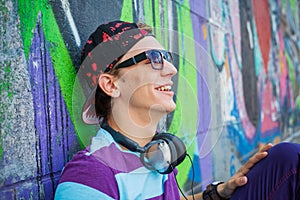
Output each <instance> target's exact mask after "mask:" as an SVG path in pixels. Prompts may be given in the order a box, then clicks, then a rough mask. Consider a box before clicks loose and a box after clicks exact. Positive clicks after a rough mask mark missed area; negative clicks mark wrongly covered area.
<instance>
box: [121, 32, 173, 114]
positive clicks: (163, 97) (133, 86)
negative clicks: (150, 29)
mask: <svg viewBox="0 0 300 200" xmlns="http://www.w3.org/2000/svg"><path fill="white" fill-rule="evenodd" d="M151 49H159V50H163V47H162V46H161V45H160V44H159V42H158V41H157V40H156V39H155V38H154V37H150V36H149V37H145V38H144V39H142V40H140V41H139V42H138V43H137V44H136V45H135V46H134V47H133V48H132V49H131V50H130V51H129V52H128V53H126V54H125V55H124V56H123V58H122V60H121V61H120V62H122V61H124V60H127V59H128V58H131V57H133V56H135V55H138V54H140V53H142V52H144V51H146V50H151ZM176 73H177V70H176V68H175V67H174V66H173V64H172V63H170V62H168V61H166V60H164V66H163V69H162V70H155V69H153V68H152V66H151V63H150V61H149V59H146V60H144V61H141V62H139V63H138V64H136V65H133V66H130V67H126V68H123V69H120V73H119V78H118V81H117V84H118V87H119V90H120V97H119V98H120V99H119V100H121V101H122V103H123V104H125V105H128V108H129V113H132V112H135V113H136V112H141V113H142V112H144V111H147V112H149V111H151V112H152V111H154V112H162V113H167V112H171V111H173V110H174V109H175V107H176V105H175V102H174V101H173V96H174V92H173V91H172V85H173V82H172V80H171V78H172V77H173V76H174V75H175V74H176Z"/></svg>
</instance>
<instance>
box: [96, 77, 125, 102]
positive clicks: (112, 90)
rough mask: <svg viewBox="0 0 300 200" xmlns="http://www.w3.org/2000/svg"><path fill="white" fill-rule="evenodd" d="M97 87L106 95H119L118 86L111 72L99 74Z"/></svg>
mask: <svg viewBox="0 0 300 200" xmlns="http://www.w3.org/2000/svg"><path fill="white" fill-rule="evenodd" d="M98 84H99V87H100V88H101V89H102V90H103V92H105V93H106V94H107V95H108V96H111V97H118V96H119V95H120V91H119V88H118V86H117V84H116V77H115V76H113V75H111V74H105V73H104V74H101V75H100V76H99V80H98Z"/></svg>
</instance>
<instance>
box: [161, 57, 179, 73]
mask: <svg viewBox="0 0 300 200" xmlns="http://www.w3.org/2000/svg"><path fill="white" fill-rule="evenodd" d="M175 74H177V69H176V67H175V66H174V65H173V64H172V63H170V62H168V61H166V60H164V67H163V69H162V70H161V75H162V76H174V75H175Z"/></svg>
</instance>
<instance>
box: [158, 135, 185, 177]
mask: <svg viewBox="0 0 300 200" xmlns="http://www.w3.org/2000/svg"><path fill="white" fill-rule="evenodd" d="M159 139H160V140H164V141H166V142H167V144H168V146H169V149H170V152H171V163H170V166H169V167H168V169H167V170H165V171H164V172H159V173H161V174H168V173H170V172H172V171H173V170H174V168H175V167H176V166H177V165H179V164H180V163H182V161H183V160H184V159H185V156H186V147H185V145H184V143H183V142H182V140H181V139H180V138H178V137H177V136H175V135H172V134H170V133H159V134H156V135H155V136H154V138H153V140H159Z"/></svg>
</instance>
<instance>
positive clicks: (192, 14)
mask: <svg viewBox="0 0 300 200" xmlns="http://www.w3.org/2000/svg"><path fill="white" fill-rule="evenodd" d="M299 9H300V4H299V2H298V1H294V0H285V1H282V2H278V1H259V0H252V1H238V0H230V1H222V0H218V1H205V0H203V1H198V0H146V1H139V0H123V1H106V2H105V3H104V2H102V3H100V2H99V3H95V2H94V1H72V2H71V1H68V0H61V1H46V0H40V1H28V0H18V1H12V0H8V1H0V18H1V22H0V23H1V26H0V39H1V44H0V56H1V59H0V63H1V68H0V80H1V83H0V96H1V98H0V124H1V135H0V168H1V169H3V170H2V172H3V173H1V174H0V199H52V198H53V195H54V191H55V188H56V184H57V181H58V179H59V175H60V173H61V170H62V169H63V166H64V165H65V164H66V162H67V161H68V160H70V159H71V158H72V155H73V154H74V153H75V152H76V151H78V150H79V149H81V148H83V147H84V146H86V145H87V144H88V143H89V140H90V137H92V136H93V135H94V134H95V130H94V128H91V127H88V126H86V125H83V124H81V123H78V122H77V121H76V119H77V117H78V116H77V115H78V113H77V112H76V109H74V106H73V105H72V103H74V102H72V101H73V98H72V96H73V86H74V83H75V82H76V72H77V70H78V68H79V66H80V51H81V48H82V46H83V44H84V42H85V40H86V39H87V37H88V36H89V34H90V33H91V32H93V31H94V30H95V29H96V27H97V26H98V25H99V24H101V23H104V22H106V21H110V20H116V19H122V20H128V21H144V22H146V23H147V24H149V25H151V26H153V27H154V32H155V34H156V36H157V38H158V40H159V41H160V42H161V43H162V44H163V46H165V48H166V49H169V50H170V51H171V52H173V53H174V55H175V63H176V66H177V67H178V72H179V73H178V76H177V77H176V78H175V80H174V82H175V83H176V84H175V85H176V86H177V88H176V89H175V92H176V102H177V109H176V110H175V112H173V113H171V114H169V115H168V116H167V117H166V119H164V120H163V121H162V123H161V125H160V127H159V128H160V129H164V130H167V131H169V132H172V133H174V134H176V135H178V136H179V137H181V138H182V140H183V141H184V142H185V143H186V145H187V149H188V153H189V154H190V155H191V156H192V159H193V163H194V169H195V170H194V173H193V172H192V168H191V163H190V162H189V161H188V160H187V159H186V160H185V161H184V162H183V163H182V164H181V165H180V166H179V167H178V169H179V174H178V176H177V179H178V182H179V186H180V187H181V188H183V189H184V190H185V191H186V193H190V192H191V184H192V182H193V181H194V187H195V189H194V190H195V192H197V191H201V190H202V188H204V187H205V186H206V185H207V184H209V183H210V182H212V181H213V180H220V179H221V180H226V179H227V178H229V177H230V176H231V175H233V174H234V173H235V172H236V170H237V169H238V168H239V167H240V166H241V165H242V164H243V163H244V162H245V161H247V159H248V158H249V157H250V156H251V155H253V153H255V152H256V151H257V150H258V149H259V147H260V146H261V145H262V144H264V143H267V142H273V143H278V142H280V141H286V140H288V141H291V140H293V139H294V138H296V137H299V127H300V111H299V109H300V95H299V94H300V92H299V86H300V68H299V67H298V65H299V59H300V54H299V52H300V51H299V49H300V43H299V41H300V40H299V39H300V32H299V31H298V30H299V27H300V16H299V13H300V12H299ZM112 10H113V12H112ZM266 11H267V12H266ZM262 19H263V20H262Z"/></svg>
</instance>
